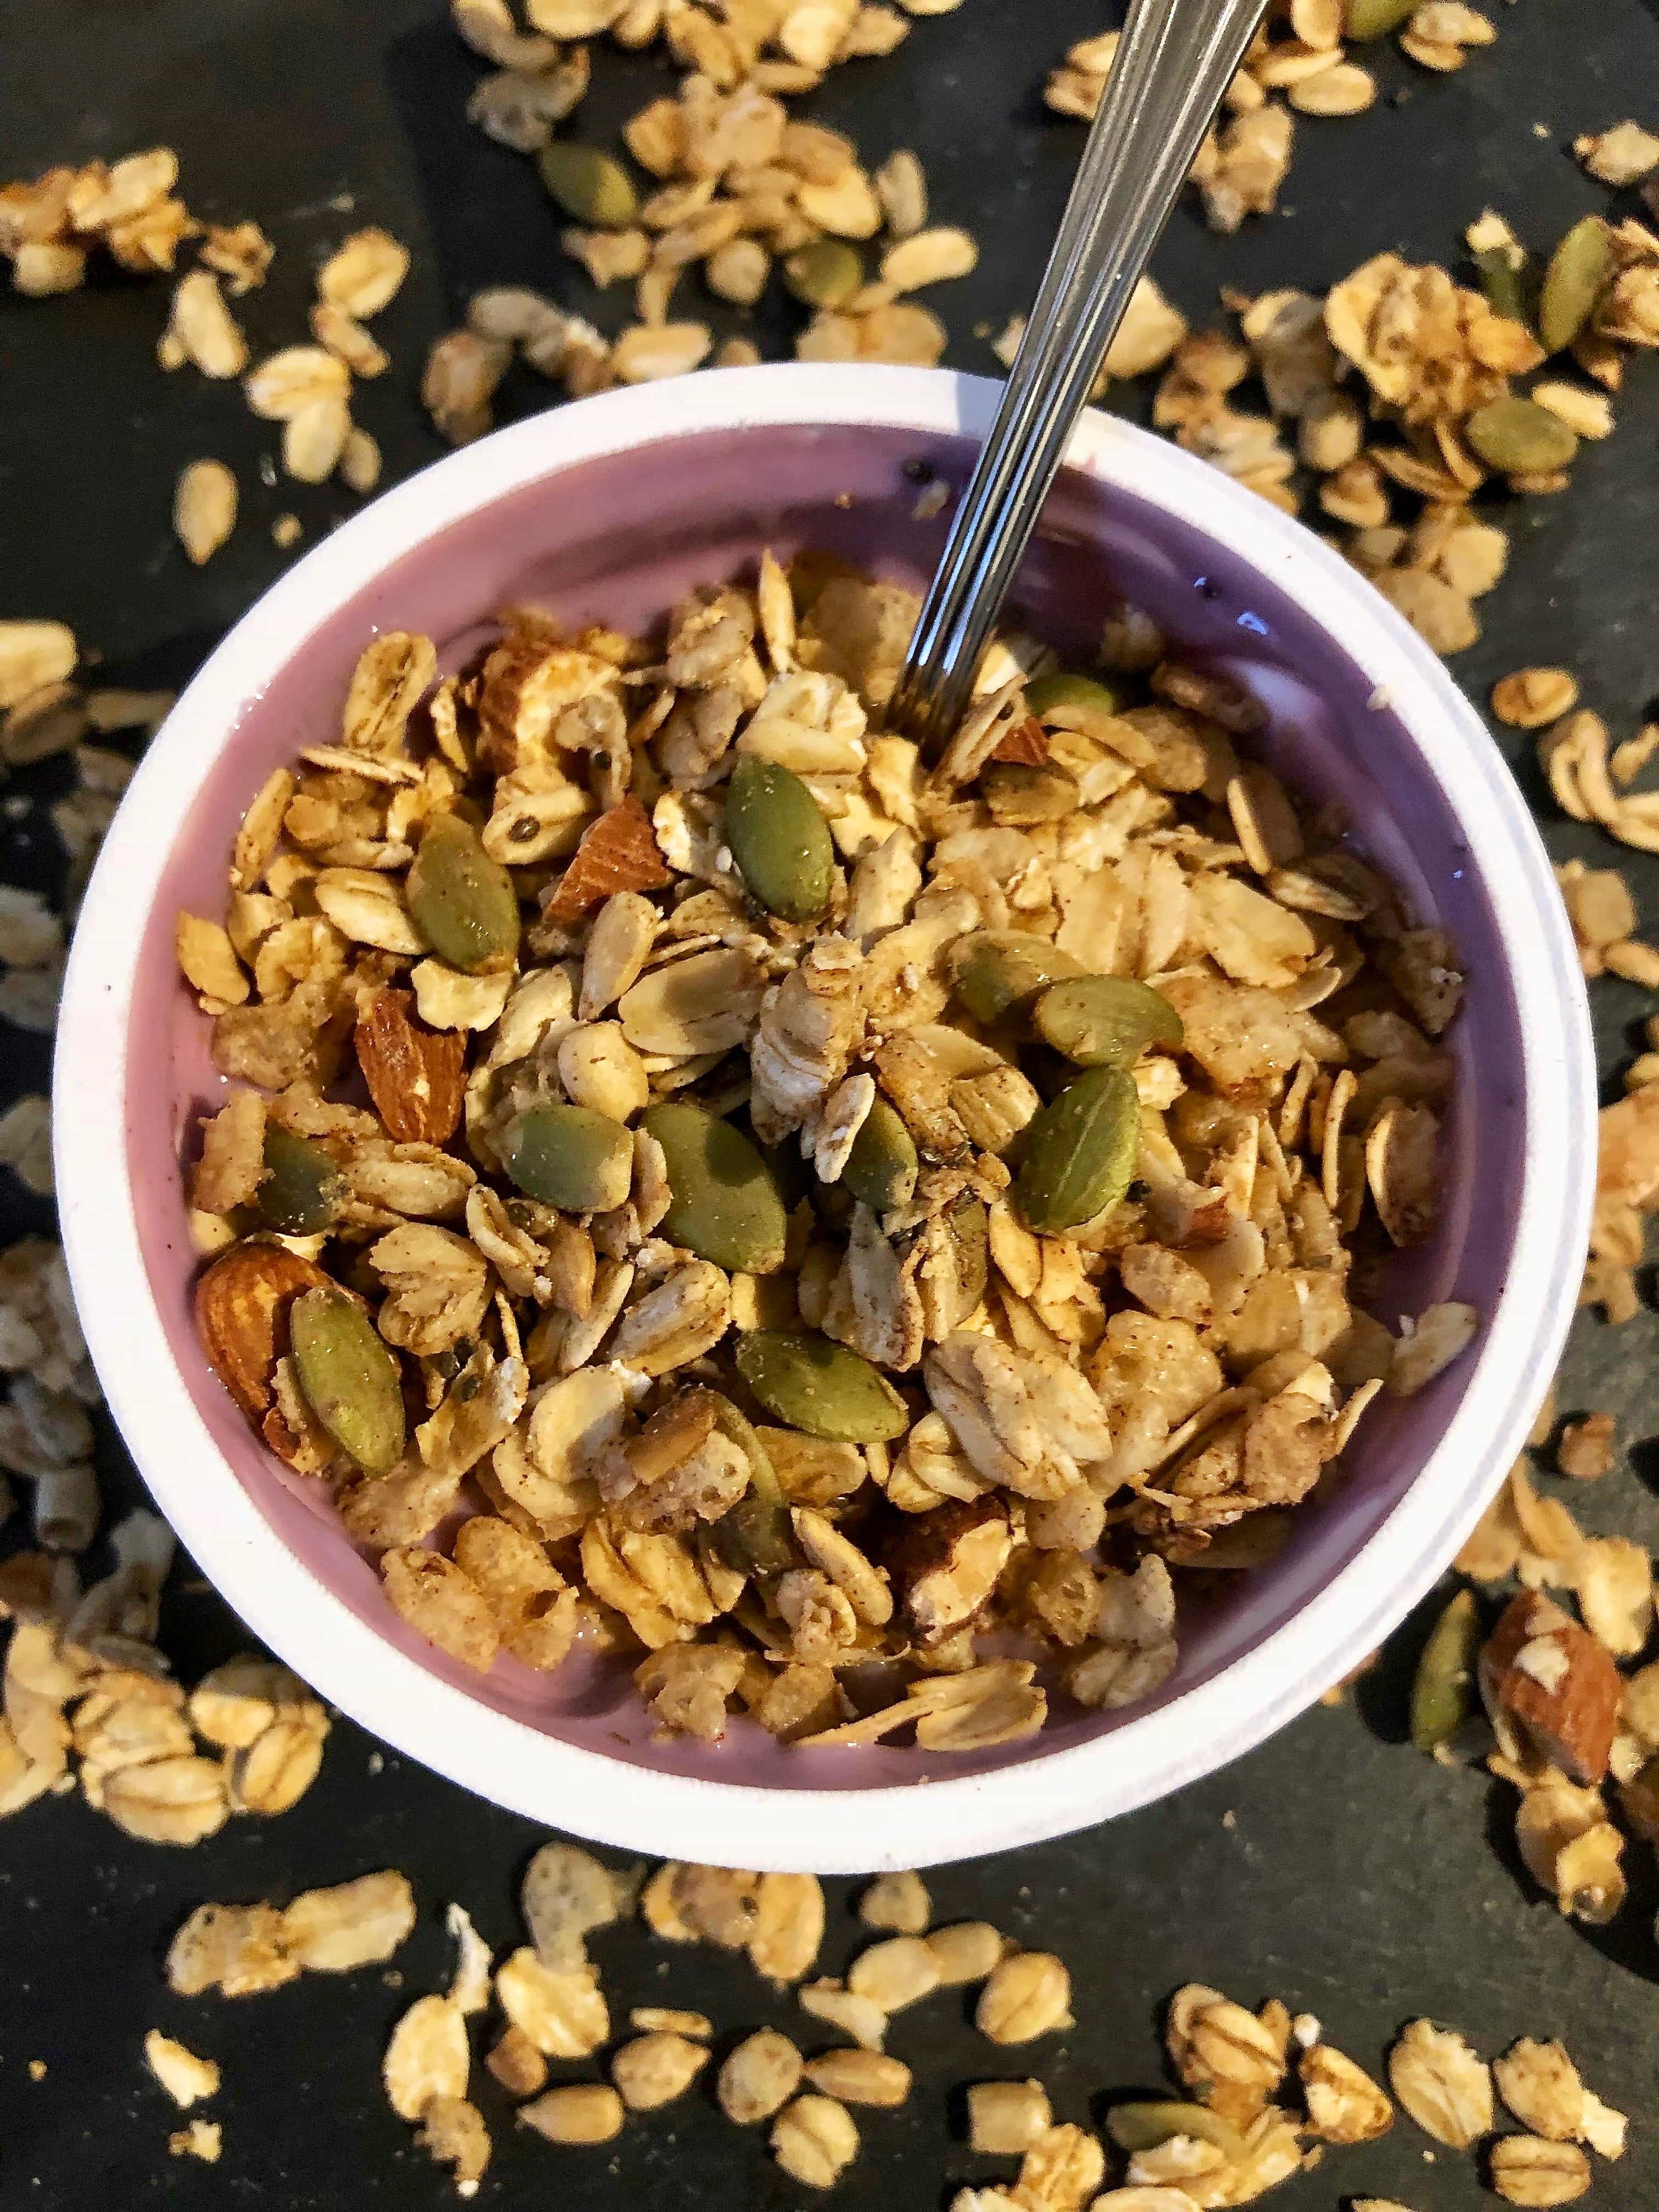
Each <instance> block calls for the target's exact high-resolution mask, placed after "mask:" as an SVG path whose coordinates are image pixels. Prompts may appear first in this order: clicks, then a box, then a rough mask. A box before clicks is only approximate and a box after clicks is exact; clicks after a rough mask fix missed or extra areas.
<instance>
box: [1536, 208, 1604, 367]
mask: <svg viewBox="0 0 1659 2212" xmlns="http://www.w3.org/2000/svg"><path fill="white" fill-rule="evenodd" d="M1612 274H1613V240H1612V239H1611V238H1610V237H1609V236H1608V234H1607V225H1606V223H1604V222H1602V220H1601V216H1595V215H1587V216H1583V218H1582V220H1580V221H1579V222H1576V223H1574V225H1573V226H1572V228H1571V230H1570V231H1568V232H1567V234H1566V235H1565V237H1564V238H1563V239H1562V240H1561V243H1560V244H1559V246H1557V247H1556V249H1555V251H1554V252H1553V253H1552V254H1551V256H1550V262H1549V267H1548V268H1547V270H1545V271H1544V285H1543V289H1542V291H1541V293H1540V294H1539V295H1538V335H1539V337H1540V339H1541V341H1542V343H1543V344H1544V347H1545V349H1546V350H1547V352H1550V353H1559V352H1560V351H1561V350H1562V349H1563V348H1564V347H1566V346H1570V345H1571V343H1572V342H1573V340H1574V339H1575V338H1576V337H1577V336H1578V333H1579V332H1580V331H1582V330H1583V327H1584V325H1585V324H1586V323H1587V322H1588V321H1589V319H1590V316H1591V315H1592V314H1593V313H1594V312H1595V303H1596V301H1598V300H1599V299H1600V298H1601V294H1602V292H1603V290H1604V289H1606V286H1607V279H1608V277H1609V276H1612Z"/></svg>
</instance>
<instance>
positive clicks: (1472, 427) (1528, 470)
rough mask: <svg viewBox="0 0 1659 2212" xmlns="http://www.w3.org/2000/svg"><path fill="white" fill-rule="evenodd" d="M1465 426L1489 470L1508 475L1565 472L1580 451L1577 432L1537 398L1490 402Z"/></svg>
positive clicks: (1469, 439) (1477, 410) (1469, 438)
mask: <svg viewBox="0 0 1659 2212" xmlns="http://www.w3.org/2000/svg"><path fill="white" fill-rule="evenodd" d="M1463 427H1464V435H1465V436H1466V437H1467V438H1468V441H1469V443H1470V445H1471V446H1473V447H1474V450H1475V452H1476V453H1479V454H1480V458H1481V459H1482V460H1483V461H1485V462H1486V465H1487V467H1488V468H1493V469H1502V470H1503V471H1504V473H1505V475H1508V476H1521V475H1530V474H1533V473H1534V472H1537V471H1547V470H1550V469H1564V468H1565V467H1566V465H1567V464H1568V462H1569V461H1570V460H1571V459H1572V457H1573V455H1574V454H1575V453H1577V451H1578V440H1577V436H1576V435H1574V433H1573V432H1572V431H1571V430H1570V429H1569V428H1567V426H1566V424H1565V422H1563V421H1562V420H1561V417H1560V416H1559V415H1552V414H1551V412H1550V410H1549V409H1548V408H1547V407H1541V406H1540V405H1539V404H1538V402H1537V401H1536V400H1535V399H1518V398H1509V399H1492V400H1489V401H1488V402H1487V403H1486V405H1485V406H1484V407H1477V408H1476V410H1475V411H1474V414H1473V415H1471V416H1470V417H1469V419H1468V422H1467V423H1465V425H1464V426H1463Z"/></svg>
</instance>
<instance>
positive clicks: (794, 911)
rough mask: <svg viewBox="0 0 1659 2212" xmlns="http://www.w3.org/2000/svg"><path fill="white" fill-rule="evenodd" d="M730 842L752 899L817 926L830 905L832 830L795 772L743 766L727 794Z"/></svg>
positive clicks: (770, 764) (757, 763) (755, 763)
mask: <svg viewBox="0 0 1659 2212" xmlns="http://www.w3.org/2000/svg"><path fill="white" fill-rule="evenodd" d="M726 843H727V844H728V845H729V846H730V847H731V848H732V859H733V860H735V861H736V862H737V864H738V872H740V874H741V875H742V877H743V880H744V884H746V885H747V887H748V890H749V893H750V896H751V897H752V898H755V899H757V900H758V901H759V902H760V903H761V905H762V906H763V907H764V908H766V910H767V912H768V913H769V914H775V915H778V916H779V917H780V919H781V920H782V921H816V919H817V916H818V915H821V914H822V913H823V909H824V908H825V907H827V906H828V905H829V890H830V884H831V883H832V881H833V879H834V874H835V866H836V848H835V846H834V845H833V844H832V843H831V842H830V837H829V823H827V822H826V821H825V820H824V818H823V810H822V809H821V808H820V806H819V805H818V802H817V799H814V798H813V796H812V794H811V792H810V791H809V790H808V789H807V788H806V786H805V784H804V783H803V782H802V781H801V780H800V778H799V776H798V775H796V774H795V772H794V770H793V769H787V768H782V767H781V766H780V765H779V763H777V762H776V761H766V760H757V759H755V758H754V757H752V756H750V757H745V758H744V759H743V760H740V761H739V762H738V764H737V766H736V768H735V769H733V770H732V781H731V782H730V783H729V784H728V785H727V786H726Z"/></svg>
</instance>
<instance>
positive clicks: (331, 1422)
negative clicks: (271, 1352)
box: [288, 1289, 404, 1474]
mask: <svg viewBox="0 0 1659 2212" xmlns="http://www.w3.org/2000/svg"><path fill="white" fill-rule="evenodd" d="M288 1328H289V1345H290V1346H291V1348H292V1351H293V1354H294V1372H295V1378H296V1380H297V1381H298V1383H299V1385H300V1388H301V1391H302V1392H303V1393H304V1395H305V1401H306V1403H307V1405H308V1406H309V1407H310V1408H311V1410H312V1412H313V1413H315V1415H316V1416H317V1419H319V1421H320V1422H321V1423H322V1425H323V1426H324V1427H325V1429H326V1430H327V1431H328V1433H329V1434H330V1436H331V1437H333V1439H334V1441H335V1443H337V1444H338V1446H339V1447H340V1449H341V1450H342V1451H343V1452H346V1453H348V1454H349V1455H350V1457H351V1458H353V1459H355V1460H356V1462H357V1464H358V1466H359V1467H363V1468H368V1471H369V1473H370V1474H385V1472H386V1469H387V1468H390V1467H395V1466H396V1465H397V1463H398V1461H399V1460H400V1459H401V1458H402V1457H403V1454H404V1389H403V1372H402V1370H401V1369H400V1368H399V1366H398V1359H397V1355H396V1353H394V1352H392V1351H391V1350H390V1348H389V1347H388V1346H386V1344H385V1343H384V1342H383V1341H382V1340H381V1339H380V1336H379V1335H378V1334H376V1332H375V1328H374V1322H371V1321H370V1319H369V1317H368V1315H367V1314H366V1313H365V1312H364V1311H363V1310H362V1307H361V1306H359V1305H356V1304H354V1303H353V1301H352V1300H351V1299H349V1297H345V1296H344V1294H343V1292H342V1291H333V1290H320V1289H319V1290H314V1291H304V1292H302V1293H301V1296H300V1297H297V1298H295V1301H294V1304H293V1305H292V1306H291V1307H290V1308H289V1323H288Z"/></svg>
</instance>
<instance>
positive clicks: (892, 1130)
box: [841, 1091, 921, 1213]
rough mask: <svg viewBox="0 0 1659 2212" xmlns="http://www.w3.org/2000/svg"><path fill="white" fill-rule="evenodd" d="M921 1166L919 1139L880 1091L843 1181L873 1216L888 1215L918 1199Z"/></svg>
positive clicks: (857, 1141)
mask: <svg viewBox="0 0 1659 2212" xmlns="http://www.w3.org/2000/svg"><path fill="white" fill-rule="evenodd" d="M920 1170H921V1161H920V1160H919V1159H918V1158H917V1157H916V1146H915V1139H914V1138H913V1137H912V1136H911V1134H910V1132H909V1131H908V1129H907V1128H906V1127H905V1126H904V1121H903V1118H902V1115H900V1113H899V1111H898V1109H897V1108H896V1106H892V1105H890V1104H889V1103H888V1102H887V1100H886V1099H885V1098H884V1097H882V1096H881V1094H880V1092H879V1091H878V1092H877V1094H876V1101H875V1103H874V1105H872V1107H871V1109H870V1111H869V1112H868V1113H867V1114H866V1115H865V1117H864V1124H863V1127H861V1128H860V1131H859V1133H858V1134H857V1136H856V1137H854V1139H853V1149H852V1151H851V1152H848V1155H847V1164H846V1166H845V1167H844V1168H843V1169H842V1171H841V1179H842V1182H843V1183H844V1184H845V1186H846V1187H847V1188H848V1190H849V1191H851V1193H852V1194H853V1196H854V1198H855V1199H857V1200H858V1201H859V1203H860V1206H868V1207H869V1209H870V1211H871V1212H872V1213H888V1212H891V1210H892V1209H893V1207H894V1206H908V1204H909V1202H910V1200H912V1199H913V1198H914V1197H915V1191H916V1176H917V1175H918V1173H919V1172H920Z"/></svg>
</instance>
